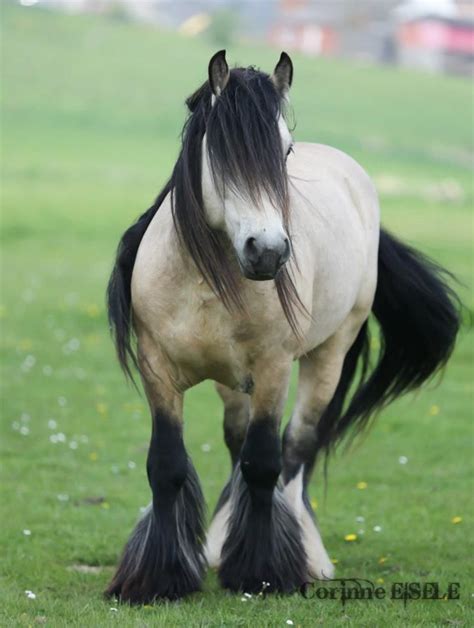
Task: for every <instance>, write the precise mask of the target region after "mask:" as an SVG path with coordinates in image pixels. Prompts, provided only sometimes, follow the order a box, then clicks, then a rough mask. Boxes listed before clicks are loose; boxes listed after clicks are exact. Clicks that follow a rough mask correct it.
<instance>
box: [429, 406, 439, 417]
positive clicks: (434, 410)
mask: <svg viewBox="0 0 474 628" xmlns="http://www.w3.org/2000/svg"><path fill="white" fill-rule="evenodd" d="M437 414H439V406H437V405H436V404H435V403H434V404H433V405H432V406H431V407H430V416H436V415H437Z"/></svg>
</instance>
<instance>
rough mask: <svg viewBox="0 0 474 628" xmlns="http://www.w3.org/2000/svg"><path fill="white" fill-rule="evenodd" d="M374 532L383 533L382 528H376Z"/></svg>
mask: <svg viewBox="0 0 474 628" xmlns="http://www.w3.org/2000/svg"><path fill="white" fill-rule="evenodd" d="M374 532H382V526H374Z"/></svg>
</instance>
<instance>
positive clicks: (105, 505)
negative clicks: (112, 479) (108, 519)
mask: <svg viewBox="0 0 474 628" xmlns="http://www.w3.org/2000/svg"><path fill="white" fill-rule="evenodd" d="M101 508H103V509H104V510H109V509H110V504H109V502H102V504H101Z"/></svg>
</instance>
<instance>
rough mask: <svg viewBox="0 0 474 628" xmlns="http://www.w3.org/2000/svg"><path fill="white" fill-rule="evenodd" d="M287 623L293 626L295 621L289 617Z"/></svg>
mask: <svg viewBox="0 0 474 628" xmlns="http://www.w3.org/2000/svg"><path fill="white" fill-rule="evenodd" d="M286 623H287V624H288V626H293V625H294V624H293V621H292V620H291V619H287V620H286Z"/></svg>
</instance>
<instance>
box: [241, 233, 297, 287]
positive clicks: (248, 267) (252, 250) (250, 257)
mask: <svg viewBox="0 0 474 628" xmlns="http://www.w3.org/2000/svg"><path fill="white" fill-rule="evenodd" d="M290 254H291V248H290V243H289V241H288V238H285V239H284V240H282V242H281V244H279V245H278V246H273V247H271V248H270V247H268V246H267V247H263V248H261V247H259V245H258V241H257V240H256V239H255V238H249V239H248V240H247V242H246V243H245V247H244V255H245V261H244V263H243V264H242V271H243V273H244V275H245V277H247V279H253V280H254V281H268V280H269V279H274V278H275V277H276V275H277V273H278V271H279V270H280V268H281V267H282V266H283V265H284V264H286V262H287V261H288V259H289V258H290Z"/></svg>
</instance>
